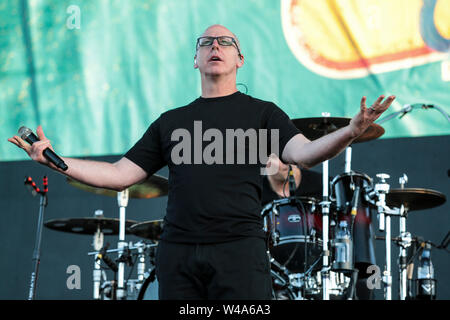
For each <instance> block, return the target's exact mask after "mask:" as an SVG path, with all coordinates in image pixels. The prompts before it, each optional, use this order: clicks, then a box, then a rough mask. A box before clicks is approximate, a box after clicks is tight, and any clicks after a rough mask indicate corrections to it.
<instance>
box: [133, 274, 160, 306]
mask: <svg viewBox="0 0 450 320" xmlns="http://www.w3.org/2000/svg"><path fill="white" fill-rule="evenodd" d="M158 288H159V286H158V279H156V274H155V269H153V270H152V272H150V275H149V276H148V277H147V279H145V281H144V283H143V284H142V287H141V290H139V294H138V297H137V300H159V294H158Z"/></svg>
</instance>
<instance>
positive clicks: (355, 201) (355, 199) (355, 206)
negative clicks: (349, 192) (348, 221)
mask: <svg viewBox="0 0 450 320" xmlns="http://www.w3.org/2000/svg"><path fill="white" fill-rule="evenodd" d="M360 195H361V187H360V186H358V187H356V189H355V192H354V194H353V199H352V211H351V215H352V217H353V218H354V217H355V216H356V214H357V213H358V204H359V198H360Z"/></svg>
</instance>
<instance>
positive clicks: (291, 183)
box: [288, 165, 297, 197]
mask: <svg viewBox="0 0 450 320" xmlns="http://www.w3.org/2000/svg"><path fill="white" fill-rule="evenodd" d="M288 175H289V196H290V197H293V196H294V195H295V190H296V189H297V187H296V186H295V178H294V171H293V170H292V166H291V165H289V173H288Z"/></svg>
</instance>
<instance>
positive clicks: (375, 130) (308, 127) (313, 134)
mask: <svg viewBox="0 0 450 320" xmlns="http://www.w3.org/2000/svg"><path fill="white" fill-rule="evenodd" d="M350 120H351V118H339V117H317V118H299V119H292V122H293V123H294V125H295V126H296V127H297V128H298V129H299V130H300V131H301V132H302V133H303V135H304V136H305V137H307V138H308V139H309V140H316V139H319V138H320V137H323V136H324V135H327V134H329V133H331V132H334V131H336V130H338V129H340V128H343V127H346V126H347V125H348V124H349V123H350ZM384 132H385V130H384V128H383V127H382V126H380V125H379V124H376V123H372V124H371V125H370V126H369V127H368V128H367V129H366V131H364V133H363V134H362V135H360V136H359V137H358V138H357V139H355V140H354V141H353V143H359V142H366V141H370V140H373V139H377V138H379V137H381V136H382V135H383V134H384Z"/></svg>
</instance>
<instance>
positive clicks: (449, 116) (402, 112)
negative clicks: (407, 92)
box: [376, 103, 450, 124]
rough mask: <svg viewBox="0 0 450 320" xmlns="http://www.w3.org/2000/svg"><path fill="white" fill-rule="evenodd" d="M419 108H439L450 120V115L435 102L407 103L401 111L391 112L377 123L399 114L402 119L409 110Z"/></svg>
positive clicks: (449, 120)
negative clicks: (434, 103)
mask: <svg viewBox="0 0 450 320" xmlns="http://www.w3.org/2000/svg"><path fill="white" fill-rule="evenodd" d="M417 108H421V109H431V108H434V109H436V110H438V111H439V112H440V113H441V114H442V115H443V116H444V118H445V119H447V121H448V122H450V115H448V114H447V113H446V112H445V111H444V110H443V109H442V108H441V107H439V106H435V105H433V104H423V103H415V104H406V105H404V106H403V108H402V109H401V110H400V111H397V112H394V113H391V114H389V115H387V116H386V117H384V118H382V119H380V120H378V121H377V122H376V123H377V124H382V123H383V122H386V121H388V120H391V119H392V118H394V117H396V116H397V115H399V114H401V115H400V117H399V119H401V118H402V117H403V116H405V115H406V114H407V113H408V112H411V111H412V110H413V109H417Z"/></svg>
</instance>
